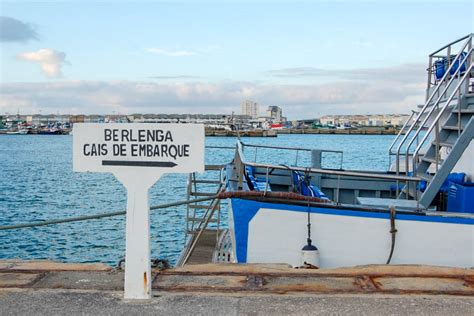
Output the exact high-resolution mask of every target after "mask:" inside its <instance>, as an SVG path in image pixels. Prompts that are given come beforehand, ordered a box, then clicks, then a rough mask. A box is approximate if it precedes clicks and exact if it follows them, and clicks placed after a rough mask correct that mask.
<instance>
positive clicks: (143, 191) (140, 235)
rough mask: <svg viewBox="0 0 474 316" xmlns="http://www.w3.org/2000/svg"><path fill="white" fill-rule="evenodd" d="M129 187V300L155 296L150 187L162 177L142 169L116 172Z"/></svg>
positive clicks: (127, 231) (127, 264) (127, 217)
mask: <svg viewBox="0 0 474 316" xmlns="http://www.w3.org/2000/svg"><path fill="white" fill-rule="evenodd" d="M144 171H145V170H144ZM114 174H115V176H116V177H117V179H119V180H120V182H122V184H123V185H124V186H125V187H126V188H127V215H126V219H127V222H126V233H125V234H126V244H125V286H124V290H125V291H124V298H125V299H142V300H143V299H151V296H152V293H151V281H152V275H151V262H150V207H149V204H148V190H149V188H150V187H151V186H152V185H153V184H154V183H155V182H156V181H158V179H159V178H160V177H161V174H160V175H157V174H147V173H146V172H140V173H139V174H136V172H134V174H133V176H132V175H131V174H130V173H127V174H124V173H121V172H115V173H114Z"/></svg>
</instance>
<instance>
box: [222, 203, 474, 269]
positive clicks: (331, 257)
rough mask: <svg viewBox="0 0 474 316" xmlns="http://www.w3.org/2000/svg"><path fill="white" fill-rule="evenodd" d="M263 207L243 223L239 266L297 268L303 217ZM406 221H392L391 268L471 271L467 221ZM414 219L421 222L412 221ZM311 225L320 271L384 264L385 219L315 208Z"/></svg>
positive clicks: (472, 231)
mask: <svg viewBox="0 0 474 316" xmlns="http://www.w3.org/2000/svg"><path fill="white" fill-rule="evenodd" d="M266 204H267V207H264V208H260V209H259V210H258V212H257V213H256V214H255V215H254V216H253V218H252V219H251V220H250V221H249V222H248V241H247V242H248V243H247V249H246V257H245V256H242V251H241V250H240V258H239V254H238V253H237V255H238V261H239V262H242V261H243V260H241V259H243V258H244V257H245V261H244V262H248V263H288V264H290V265H292V266H300V265H301V249H302V247H303V246H304V245H305V243H306V238H307V229H306V225H307V213H305V212H302V211H295V210H285V209H273V208H268V203H266ZM235 211H236V210H235V209H234V210H233V212H234V213H235ZM357 213H361V212H357ZM366 213H368V214H370V213H371V212H366ZM375 214H380V213H375ZM234 215H235V214H234ZM401 217H402V216H401V215H397V218H401ZM406 217H411V219H397V220H396V223H395V224H396V229H397V230H398V232H397V234H396V243H395V249H394V253H393V256H392V259H391V263H393V264H423V265H437V266H451V267H464V268H469V267H474V225H473V222H472V218H471V219H459V220H460V221H458V222H454V221H456V220H453V222H451V223H449V222H440V221H438V222H437V221H436V220H437V219H438V218H439V216H416V215H408V216H406ZM417 217H419V218H420V219H419V220H416V219H414V218H417ZM435 218H436V219H435ZM440 220H443V219H442V218H441V219H440ZM463 221H464V222H463ZM469 221H470V222H469ZM311 225H312V226H311V238H312V240H313V244H314V245H316V246H317V247H318V249H319V253H320V267H321V268H337V267H346V266H355V265H365V264H385V263H386V261H387V259H388V256H389V254H390V248H391V234H390V220H389V218H377V217H370V215H368V216H346V215H335V214H327V213H324V212H322V213H321V212H318V209H317V210H316V211H314V210H312V213H311ZM239 226H241V225H239V224H237V225H236V223H235V222H234V219H233V218H232V219H231V230H233V231H232V233H233V235H234V240H235V241H236V242H237V243H239V239H242V234H241V233H240V235H239V232H237V238H236V235H235V233H236V230H237V231H238V230H241V228H239ZM239 236H240V237H239ZM234 245H235V243H234ZM236 251H238V249H236Z"/></svg>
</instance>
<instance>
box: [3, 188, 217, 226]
mask: <svg viewBox="0 0 474 316" xmlns="http://www.w3.org/2000/svg"><path fill="white" fill-rule="evenodd" d="M217 197H218V196H217V195H212V196H209V197H204V198H199V199H192V200H182V201H176V202H171V203H165V204H159V205H154V206H150V210H151V211H152V210H157V209H162V208H169V207H174V206H181V205H186V204H190V203H196V202H205V201H209V200H213V199H216V198H217ZM125 214H126V211H116V212H108V213H99V214H94V215H85V216H78V217H70V218H63V219H56V220H50V221H42V222H34V223H24V224H16V225H10V226H0V231H2V230H11V229H20V228H29V227H38V226H46V225H53V224H63V223H71V222H79V221H87V220H92V219H100V218H106V217H113V216H121V215H125Z"/></svg>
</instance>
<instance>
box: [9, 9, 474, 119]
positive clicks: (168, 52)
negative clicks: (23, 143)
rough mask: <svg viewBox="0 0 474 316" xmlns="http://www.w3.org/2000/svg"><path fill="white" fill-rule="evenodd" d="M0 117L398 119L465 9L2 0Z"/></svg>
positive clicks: (468, 26)
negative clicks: (252, 110)
mask: <svg viewBox="0 0 474 316" xmlns="http://www.w3.org/2000/svg"><path fill="white" fill-rule="evenodd" d="M0 16H1V17H0V45H1V48H0V55H1V56H0V115H1V114H5V113H10V114H16V113H20V114H38V113H40V114H48V113H60V114H79V113H85V114H112V113H115V114H118V113H121V114H132V113H213V114H214V113H222V114H230V113H232V112H233V111H235V113H237V114H239V113H240V102H241V101H243V100H246V99H248V100H253V101H256V102H259V103H260V105H261V111H262V114H263V111H264V110H265V108H266V107H267V106H269V105H277V106H280V107H282V108H283V113H284V115H285V116H287V117H288V118H289V119H298V118H313V117H318V116H321V115H324V114H370V113H372V114H375V113H409V112H410V110H411V109H413V108H415V107H416V105H417V104H420V103H423V101H424V96H425V91H424V89H425V88H426V67H427V65H428V55H429V54H430V53H431V52H432V51H434V50H435V49H437V48H439V47H441V46H443V45H444V44H446V43H448V42H451V41H453V40H456V39H458V38H460V37H462V36H464V35H467V34H469V33H471V32H473V29H474V17H473V16H474V13H473V1H403V0H400V1H365V2H361V1H207V2H206V1H174V2H171V1H169V2H165V1H146V0H142V1H133V2H132V1H120V0H116V1H89V0H82V1H79V0H77V1H75V0H71V1H47V2H46V1H22V0H16V1H4V0H0Z"/></svg>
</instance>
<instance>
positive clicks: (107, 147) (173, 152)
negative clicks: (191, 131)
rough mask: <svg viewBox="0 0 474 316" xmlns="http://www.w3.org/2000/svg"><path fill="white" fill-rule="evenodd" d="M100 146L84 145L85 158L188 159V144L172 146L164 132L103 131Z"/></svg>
mask: <svg viewBox="0 0 474 316" xmlns="http://www.w3.org/2000/svg"><path fill="white" fill-rule="evenodd" d="M104 141H105V143H100V144H84V147H83V154H84V155H85V156H107V155H109V156H110V155H112V156H114V157H169V158H173V159H175V160H176V159H177V158H181V157H189V144H174V143H173V142H174V140H173V135H172V134H171V132H170V131H166V130H160V129H155V130H145V129H138V130H133V129H104Z"/></svg>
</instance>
